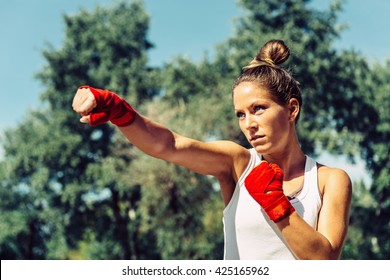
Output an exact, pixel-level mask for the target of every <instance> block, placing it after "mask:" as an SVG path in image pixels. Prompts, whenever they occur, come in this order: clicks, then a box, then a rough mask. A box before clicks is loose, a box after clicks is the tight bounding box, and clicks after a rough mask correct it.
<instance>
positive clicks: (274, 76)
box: [233, 40, 302, 122]
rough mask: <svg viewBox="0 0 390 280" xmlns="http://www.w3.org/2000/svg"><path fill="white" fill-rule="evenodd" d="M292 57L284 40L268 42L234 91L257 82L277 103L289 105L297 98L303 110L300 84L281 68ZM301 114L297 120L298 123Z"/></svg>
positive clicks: (247, 68)
mask: <svg viewBox="0 0 390 280" xmlns="http://www.w3.org/2000/svg"><path fill="white" fill-rule="evenodd" d="M289 56H290V49H289V48H288V47H287V45H286V44H285V43H284V42H283V41H282V40H271V41H268V42H267V43H266V44H264V46H263V47H262V48H261V49H260V50H259V52H258V54H257V55H256V56H255V58H253V59H252V61H251V62H249V64H248V65H247V66H245V67H243V72H242V73H241V75H240V76H239V77H238V78H237V79H236V81H235V82H234V84H233V90H234V89H235V88H236V87H237V86H238V85H239V84H240V83H242V82H255V83H257V84H258V85H259V86H261V87H262V88H264V89H266V90H268V91H269V93H270V94H271V95H272V97H273V98H274V100H275V102H278V103H279V104H281V105H285V104H287V103H288V102H289V101H290V99H291V98H296V99H297V100H298V103H299V107H300V108H302V93H301V89H300V87H299V82H298V81H297V80H295V79H294V78H293V76H292V74H291V73H290V72H289V71H288V70H286V69H284V68H282V67H281V64H283V63H284V62H285V61H286V60H287V59H288V58H289ZM298 118H299V114H298V116H297V118H296V122H297V121H298Z"/></svg>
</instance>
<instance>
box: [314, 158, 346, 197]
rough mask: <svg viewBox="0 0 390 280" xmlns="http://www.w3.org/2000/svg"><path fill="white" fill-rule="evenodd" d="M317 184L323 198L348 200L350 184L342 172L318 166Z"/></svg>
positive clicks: (338, 169)
mask: <svg viewBox="0 0 390 280" xmlns="http://www.w3.org/2000/svg"><path fill="white" fill-rule="evenodd" d="M318 183H319V187H320V190H321V193H322V195H323V196H327V197H329V196H336V197H337V196H342V197H344V198H346V199H350V196H351V193H352V183H351V179H350V177H349V175H348V174H347V172H345V171H344V170H342V169H340V168H334V167H329V166H326V165H321V164H318ZM340 198H341V197H340Z"/></svg>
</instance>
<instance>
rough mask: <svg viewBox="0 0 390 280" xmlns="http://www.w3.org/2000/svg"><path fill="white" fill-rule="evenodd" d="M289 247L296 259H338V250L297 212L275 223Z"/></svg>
mask: <svg viewBox="0 0 390 280" xmlns="http://www.w3.org/2000/svg"><path fill="white" fill-rule="evenodd" d="M276 225H277V226H278V228H279V230H280V231H281V233H282V234H283V237H284V238H285V240H286V241H287V243H288V245H289V247H290V248H291V250H292V251H293V252H294V254H295V256H296V257H297V258H298V259H302V260H321V259H323V260H332V259H338V258H339V255H340V250H338V249H337V248H333V247H332V244H331V243H330V242H329V240H328V239H327V238H326V237H325V236H324V235H323V234H321V233H320V232H318V231H316V230H315V229H314V228H312V227H311V226H309V225H308V224H307V223H306V222H305V221H304V220H303V219H302V218H301V217H300V216H299V214H298V213H297V212H294V213H293V214H291V215H290V216H288V217H286V218H284V219H283V220H281V221H279V222H278V223H276Z"/></svg>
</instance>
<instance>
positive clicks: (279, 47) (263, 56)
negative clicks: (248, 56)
mask: <svg viewBox="0 0 390 280" xmlns="http://www.w3.org/2000/svg"><path fill="white" fill-rule="evenodd" d="M289 56H290V49H289V48H288V47H287V45H286V44H285V43H284V42H283V41H282V40H271V41H268V42H267V43H265V44H264V46H263V47H262V48H261V49H260V51H259V53H258V54H257V56H256V57H255V58H254V59H253V60H252V61H251V62H250V63H249V65H248V66H246V67H244V69H249V68H254V67H257V66H260V65H271V66H274V65H281V64H283V63H284V62H285V61H286V60H287V59H288V58H289Z"/></svg>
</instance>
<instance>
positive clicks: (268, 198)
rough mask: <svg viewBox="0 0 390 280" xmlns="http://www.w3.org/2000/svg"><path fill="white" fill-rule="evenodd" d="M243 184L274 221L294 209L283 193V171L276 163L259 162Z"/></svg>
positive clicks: (289, 213)
mask: <svg viewBox="0 0 390 280" xmlns="http://www.w3.org/2000/svg"><path fill="white" fill-rule="evenodd" d="M245 186H246V188H247V190H248V192H249V194H250V195H251V196H252V197H253V198H254V200H256V201H257V203H259V204H260V205H261V207H263V209H264V211H265V212H266V213H267V215H268V216H269V218H270V219H271V220H273V221H274V222H275V223H276V222H279V221H280V220H281V219H283V218H284V217H287V216H289V215H291V214H292V213H293V212H294V211H295V209H294V207H293V206H292V205H291V203H290V201H289V200H288V198H287V197H286V196H285V195H284V193H283V171H282V170H281V169H280V167H279V166H277V165H276V164H273V163H271V164H268V163H267V162H265V161H263V162H261V163H260V164H259V165H258V166H256V167H255V168H254V169H253V170H252V171H251V173H250V174H249V175H248V176H247V177H246V179H245Z"/></svg>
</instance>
